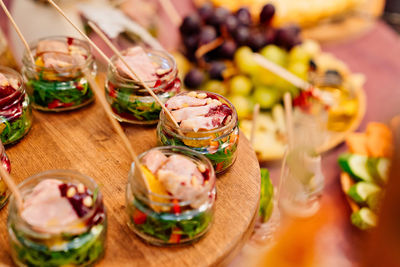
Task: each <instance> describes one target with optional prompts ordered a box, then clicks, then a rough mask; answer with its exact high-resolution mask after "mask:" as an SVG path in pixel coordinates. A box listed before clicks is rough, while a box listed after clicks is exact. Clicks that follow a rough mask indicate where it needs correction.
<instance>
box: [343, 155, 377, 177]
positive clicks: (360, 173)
mask: <svg viewBox="0 0 400 267" xmlns="http://www.w3.org/2000/svg"><path fill="white" fill-rule="evenodd" d="M338 162H339V165H340V167H341V168H342V170H343V171H345V172H347V173H349V174H350V175H352V176H353V177H355V178H356V179H357V180H362V181H366V182H373V181H374V180H373V177H372V175H371V173H370V171H369V168H368V157H367V156H362V155H353V154H342V155H340V157H339V159H338Z"/></svg>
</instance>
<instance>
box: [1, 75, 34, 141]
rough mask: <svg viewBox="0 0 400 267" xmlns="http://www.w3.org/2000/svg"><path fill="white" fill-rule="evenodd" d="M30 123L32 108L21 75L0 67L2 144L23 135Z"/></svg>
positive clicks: (18, 138) (16, 139)
mask: <svg viewBox="0 0 400 267" xmlns="http://www.w3.org/2000/svg"><path fill="white" fill-rule="evenodd" d="M31 125H32V110H31V107H30V101H29V97H28V96H27V95H26V93H25V87H24V84H23V81H22V77H21V75H19V73H18V72H16V71H14V70H12V69H10V68H6V67H0V139H1V142H2V143H3V144H4V145H8V144H11V143H15V142H16V141H18V140H20V139H21V138H22V137H24V136H25V135H26V134H27V133H28V131H29V129H30V128H31Z"/></svg>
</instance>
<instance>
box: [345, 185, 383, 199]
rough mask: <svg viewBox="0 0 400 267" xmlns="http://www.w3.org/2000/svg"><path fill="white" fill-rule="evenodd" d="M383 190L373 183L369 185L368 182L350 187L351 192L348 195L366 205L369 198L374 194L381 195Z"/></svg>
mask: <svg viewBox="0 0 400 267" xmlns="http://www.w3.org/2000/svg"><path fill="white" fill-rule="evenodd" d="M380 191H381V189H380V188H379V186H377V185H375V184H372V183H367V182H358V183H356V184H354V185H353V186H352V187H350V189H349V191H348V192H347V194H348V195H349V196H350V197H351V198H352V199H353V200H354V201H355V202H357V203H360V204H362V203H365V202H366V201H367V198H368V197H369V196H370V195H372V194H374V193H379V192H380Z"/></svg>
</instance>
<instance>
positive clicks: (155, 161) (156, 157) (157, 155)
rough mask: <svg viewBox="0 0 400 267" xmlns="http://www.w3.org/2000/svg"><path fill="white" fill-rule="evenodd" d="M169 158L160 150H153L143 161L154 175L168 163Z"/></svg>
mask: <svg viewBox="0 0 400 267" xmlns="http://www.w3.org/2000/svg"><path fill="white" fill-rule="evenodd" d="M167 159H168V158H167V157H166V156H165V155H164V154H163V153H162V152H160V151H158V150H151V151H150V152H148V153H147V154H146V155H145V156H144V157H143V158H142V159H141V161H142V163H143V165H144V166H146V167H147V169H149V171H151V172H152V173H153V174H156V173H157V171H158V169H159V168H160V167H161V166H162V165H163V164H164V163H165V161H167Z"/></svg>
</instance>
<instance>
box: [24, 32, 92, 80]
mask: <svg viewBox="0 0 400 267" xmlns="http://www.w3.org/2000/svg"><path fill="white" fill-rule="evenodd" d="M69 38H71V39H73V40H74V42H75V41H76V42H78V46H80V47H82V48H84V49H85V50H86V52H87V58H86V59H85V62H83V63H82V64H76V65H73V66H71V67H68V68H65V69H64V70H63V72H68V71H71V70H74V69H76V68H78V69H81V70H82V69H84V68H86V67H87V66H89V65H90V63H91V62H92V61H93V54H92V53H93V51H92V47H91V46H90V44H89V42H87V41H86V40H83V39H80V38H76V37H72V36H64V35H55V36H48V37H43V38H40V39H38V40H36V41H33V42H31V43H29V48H30V51H31V52H32V51H33V50H35V49H36V48H37V45H38V43H39V42H41V41H44V40H56V41H57V40H58V41H65V42H67V41H68V39H69ZM22 62H23V64H24V66H26V67H28V68H29V69H35V68H39V69H40V70H53V68H46V67H42V66H38V65H36V63H35V62H32V60H31V59H30V57H29V54H28V51H27V50H26V48H25V49H24V53H23V57H22ZM35 71H36V69H35Z"/></svg>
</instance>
